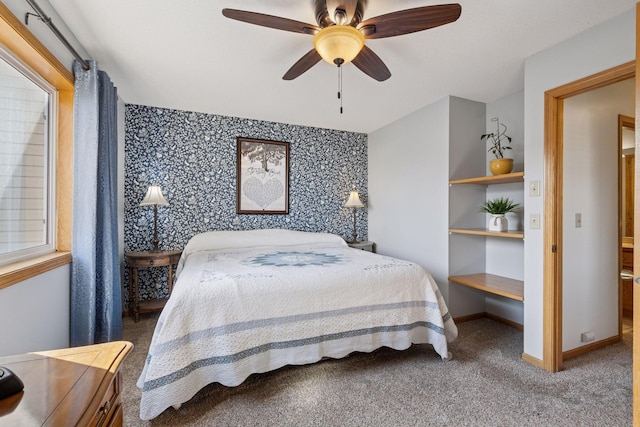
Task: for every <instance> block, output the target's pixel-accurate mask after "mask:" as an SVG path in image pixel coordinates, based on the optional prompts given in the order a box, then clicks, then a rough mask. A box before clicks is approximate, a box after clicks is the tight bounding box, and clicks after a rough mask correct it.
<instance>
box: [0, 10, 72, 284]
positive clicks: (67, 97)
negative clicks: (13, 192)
mask: <svg viewBox="0 0 640 427" xmlns="http://www.w3.org/2000/svg"><path fill="white" fill-rule="evenodd" d="M0 45H2V46H3V47H4V48H5V49H6V51H7V52H11V55H12V57H13V58H17V59H18V61H19V63H21V64H25V65H26V67H28V69H29V70H33V72H34V73H33V75H30V74H29V75H28V77H29V78H30V80H31V81H32V82H34V83H36V85H37V86H38V87H40V88H43V86H42V85H41V84H40V83H39V82H44V81H46V82H47V83H48V84H49V85H50V86H49V87H50V88H53V89H54V91H53V93H51V92H49V91H48V90H47V89H45V92H47V93H49V95H50V96H51V95H53V96H55V97H56V98H57V99H51V98H49V101H48V104H49V110H48V115H47V122H48V123H47V126H46V131H47V132H48V138H49V148H50V149H51V150H52V151H50V152H47V153H46V156H48V157H47V162H46V165H47V167H48V168H49V169H48V171H47V177H48V180H49V181H48V182H47V191H48V196H47V203H48V206H49V209H50V210H49V212H48V215H49V216H48V218H47V219H46V220H45V221H46V223H47V226H48V228H47V232H48V233H49V236H48V239H49V240H48V241H47V243H46V245H49V247H50V248H49V249H48V250H49V251H51V252H50V253H48V254H45V255H41V256H36V254H35V253H33V254H31V255H28V256H27V257H26V258H25V259H24V260H22V261H19V262H18V261H17V259H16V262H10V263H8V264H4V265H0V289H3V288H6V287H8V286H12V285H14V284H16V283H20V282H23V281H25V280H27V279H29V278H32V277H35V276H38V275H40V274H42V273H44V272H46V271H49V270H52V269H55V268H58V267H60V266H62V265H65V264H69V263H70V262H71V254H70V252H69V251H71V213H72V193H73V74H71V71H70V70H69V69H68V68H67V67H65V66H64V65H63V64H62V63H61V62H60V61H59V60H58V59H57V58H56V57H55V56H54V55H53V54H52V53H51V52H50V51H49V50H48V49H47V48H46V47H45V46H44V45H43V44H42V43H41V42H40V41H39V40H38V39H37V38H36V37H35V36H34V35H33V34H31V32H29V30H28V29H27V28H26V27H25V26H24V24H22V21H21V20H20V19H18V18H17V17H16V16H15V15H14V14H13V13H11V11H10V10H9V9H8V8H7V7H6V6H5V5H4V3H2V1H0ZM0 61H5V60H2V59H0ZM6 62H9V63H11V62H10V60H8V61H6ZM3 65H4V64H3ZM14 65H15V64H13V63H11V66H12V67H14ZM26 67H25V68H26ZM3 68H4V67H3ZM14 68H15V67H14ZM22 74H23V75H25V74H24V73H22ZM34 76H35V77H34ZM37 76H40V78H41V79H40V78H38V77H37ZM32 77H33V78H32ZM34 79H35V80H34ZM45 86H46V85H45ZM3 91H4V90H3ZM1 98H2V96H1V95H0V99H1ZM43 129H45V128H44V127H43ZM53 154H55V156H53ZM43 160H44V159H43ZM43 164H45V163H43ZM53 177H55V179H53ZM54 190H55V200H53V198H51V195H52V194H53V191H54ZM0 203H3V204H4V202H3V201H2V200H1V199H0ZM54 214H55V215H54ZM0 256H1V255H0ZM6 261H7V262H9V261H8V260H6Z"/></svg>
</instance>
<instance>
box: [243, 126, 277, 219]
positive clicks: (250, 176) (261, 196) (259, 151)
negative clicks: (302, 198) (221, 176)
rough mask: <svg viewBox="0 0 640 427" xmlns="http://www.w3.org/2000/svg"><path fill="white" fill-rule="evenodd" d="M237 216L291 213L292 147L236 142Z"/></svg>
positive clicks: (258, 141) (261, 141)
mask: <svg viewBox="0 0 640 427" xmlns="http://www.w3.org/2000/svg"><path fill="white" fill-rule="evenodd" d="M236 187H237V209H236V212H237V213H238V214H288V213H289V143H288V142H282V141H270V140H266V139H254V138H244V137H238V138H237V184H236Z"/></svg>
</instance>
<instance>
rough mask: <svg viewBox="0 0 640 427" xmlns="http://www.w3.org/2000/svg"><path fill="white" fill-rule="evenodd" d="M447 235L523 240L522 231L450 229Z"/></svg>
mask: <svg viewBox="0 0 640 427" xmlns="http://www.w3.org/2000/svg"><path fill="white" fill-rule="evenodd" d="M449 233H456V234H472V235H474V236H493V237H502V238H505V239H524V231H522V230H509V231H489V230H488V229H486V228H450V229H449Z"/></svg>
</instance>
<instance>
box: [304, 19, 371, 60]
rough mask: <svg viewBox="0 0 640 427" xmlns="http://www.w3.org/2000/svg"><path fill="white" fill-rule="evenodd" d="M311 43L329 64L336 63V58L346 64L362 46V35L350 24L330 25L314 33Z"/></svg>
mask: <svg viewBox="0 0 640 427" xmlns="http://www.w3.org/2000/svg"><path fill="white" fill-rule="evenodd" d="M313 45H314V47H315V48H316V51H317V52H318V53H319V54H320V56H321V57H322V59H324V60H325V61H327V62H328V63H329V64H331V65H336V64H337V62H336V59H342V61H343V62H340V64H348V63H349V62H351V61H353V59H354V58H355V57H356V56H358V54H359V53H360V51H361V50H362V48H363V47H364V35H363V34H362V33H361V32H360V31H358V30H357V29H355V28H354V27H352V26H350V25H332V26H330V27H325V28H323V29H322V30H320V31H319V32H318V33H317V34H316V35H315V37H314V39H313Z"/></svg>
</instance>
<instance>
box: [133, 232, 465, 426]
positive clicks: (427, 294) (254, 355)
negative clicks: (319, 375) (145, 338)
mask: <svg viewBox="0 0 640 427" xmlns="http://www.w3.org/2000/svg"><path fill="white" fill-rule="evenodd" d="M456 336H457V328H456V326H455V324H454V323H453V320H452V319H451V316H450V315H449V312H448V310H447V307H446V305H445V302H444V300H443V298H442V295H441V294H440V291H439V290H438V287H437V285H436V283H435V282H434V280H433V278H432V277H431V276H430V275H429V273H427V272H426V271H425V270H424V269H423V268H421V267H420V266H418V265H417V264H414V263H411V262H408V261H403V260H399V259H395V258H391V257H387V256H382V255H378V254H374V253H371V252H366V251H361V250H358V249H352V248H349V247H348V245H347V244H346V243H345V242H344V240H343V239H342V238H340V237H339V236H336V235H333V234H328V233H310V232H301V231H291V230H275V229H271V230H251V231H212V232H207V233H202V234H199V235H196V236H194V237H193V238H192V239H191V240H190V241H189V242H188V244H187V245H186V247H185V249H184V251H183V253H182V257H181V259H180V262H179V264H178V267H177V270H176V283H175V286H174V288H173V292H172V294H171V297H170V298H169V300H168V301H167V304H166V306H165V308H164V310H163V311H162V313H161V314H160V317H159V319H158V323H157V325H156V328H155V331H154V334H153V338H152V341H151V345H150V348H149V353H148V355H147V358H146V362H145V366H144V369H143V371H142V374H141V376H140V378H139V380H138V384H137V385H138V387H139V388H140V389H141V390H142V398H141V402H140V418H142V419H144V420H148V419H152V418H154V417H156V416H158V415H159V414H160V413H162V412H163V411H164V410H165V409H167V408H169V407H171V406H173V407H179V406H180V405H181V404H182V403H184V402H186V401H188V400H189V399H191V398H192V397H193V396H194V395H195V394H196V393H197V392H198V391H199V390H200V389H201V388H203V387H204V386H206V385H207V384H210V383H213V382H218V383H220V384H222V385H225V386H237V385H239V384H240V383H242V382H243V381H244V380H245V379H246V378H247V377H248V376H249V375H251V374H253V373H262V372H268V371H271V370H275V369H278V368H281V367H283V366H286V365H302V364H308V363H315V362H317V361H319V360H321V359H322V358H326V357H329V358H341V357H345V356H347V355H348V354H350V353H352V352H355V351H359V352H371V351H373V350H375V349H377V348H380V347H383V346H386V347H391V348H393V349H397V350H403V349H406V348H408V347H410V346H411V345H412V344H423V343H429V344H431V345H432V346H433V348H434V350H435V351H436V352H437V353H438V354H439V355H440V357H442V358H443V359H444V360H446V359H448V358H450V357H451V355H450V353H449V351H448V347H447V345H448V343H449V342H451V341H452V340H454V339H455V338H456Z"/></svg>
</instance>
